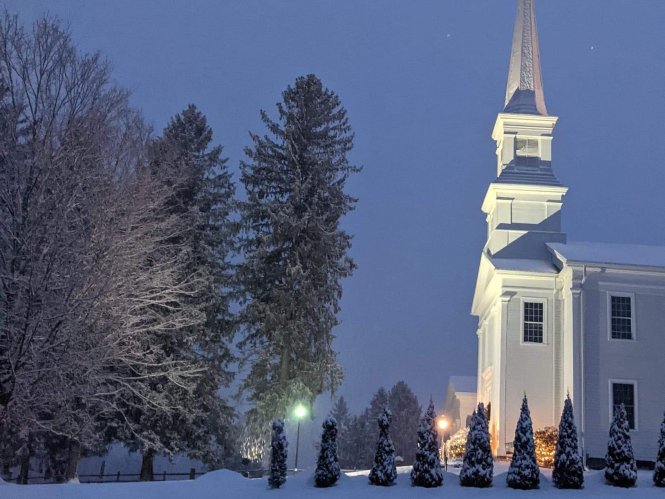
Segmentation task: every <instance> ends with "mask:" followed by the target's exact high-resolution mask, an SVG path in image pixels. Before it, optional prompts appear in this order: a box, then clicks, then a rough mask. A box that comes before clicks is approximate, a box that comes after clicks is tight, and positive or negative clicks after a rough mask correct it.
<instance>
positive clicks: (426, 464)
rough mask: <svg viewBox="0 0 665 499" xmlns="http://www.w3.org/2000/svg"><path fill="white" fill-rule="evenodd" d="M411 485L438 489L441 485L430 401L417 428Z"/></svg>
mask: <svg viewBox="0 0 665 499" xmlns="http://www.w3.org/2000/svg"><path fill="white" fill-rule="evenodd" d="M411 484H412V485H415V486H416V487H439V486H441V485H442V484H443V470H442V469H441V459H440V458H439V439H438V435H437V432H436V412H435V411H434V403H433V402H432V399H430V401H429V407H427V411H425V415H424V416H423V418H422V419H421V420H420V427H419V428H418V450H417V452H416V461H415V462H414V463H413V469H412V470H411Z"/></svg>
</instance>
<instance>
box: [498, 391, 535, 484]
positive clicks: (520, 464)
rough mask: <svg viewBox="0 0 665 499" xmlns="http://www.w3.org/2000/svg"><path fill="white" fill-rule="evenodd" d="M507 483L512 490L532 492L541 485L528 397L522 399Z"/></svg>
mask: <svg viewBox="0 0 665 499" xmlns="http://www.w3.org/2000/svg"><path fill="white" fill-rule="evenodd" d="M506 483H507V484H508V487H510V488H511V489H521V490H531V489H537V488H538V486H539V485H540V468H539V467H538V462H537V461H536V446H535V444H534V441H533V425H532V424H531V414H530V413H529V404H528V403H527V400H526V395H524V398H523V399H522V409H521V411H520V419H519V420H518V421H517V426H516V427H515V439H514V440H513V458H512V460H511V461H510V468H509V469H508V476H507V478H506Z"/></svg>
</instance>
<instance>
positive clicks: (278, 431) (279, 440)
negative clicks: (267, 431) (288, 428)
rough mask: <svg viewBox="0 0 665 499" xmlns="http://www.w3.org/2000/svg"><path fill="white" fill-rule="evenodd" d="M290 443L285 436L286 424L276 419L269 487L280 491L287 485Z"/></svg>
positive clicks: (272, 441) (271, 451)
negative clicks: (287, 458)
mask: <svg viewBox="0 0 665 499" xmlns="http://www.w3.org/2000/svg"><path fill="white" fill-rule="evenodd" d="M288 446H289V443H288V442H287V441H286V435H285V434H284V422H283V421H282V420H281V419H275V420H274V421H273V422H272V440H271V442H270V476H268V485H269V486H270V488H272V489H278V488H280V487H281V486H282V485H284V484H285V483H286V456H287V452H286V449H287V447H288Z"/></svg>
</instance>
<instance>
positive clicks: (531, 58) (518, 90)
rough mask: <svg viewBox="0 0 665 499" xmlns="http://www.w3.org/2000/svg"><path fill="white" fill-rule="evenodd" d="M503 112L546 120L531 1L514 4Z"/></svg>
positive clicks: (536, 34)
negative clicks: (511, 44) (538, 116)
mask: <svg viewBox="0 0 665 499" xmlns="http://www.w3.org/2000/svg"><path fill="white" fill-rule="evenodd" d="M503 112H504V113H515V114H540V115H542V116H547V108H546V107H545V93H544V92H543V75H542V72H541V70H540V47H539V45H538V29H537V27H536V13H535V10H534V0H517V18H516V20H515V30H514V32H513V47H512V50H511V53H510V68H509V70H508V85H507V87H506V102H505V107H504V111H503Z"/></svg>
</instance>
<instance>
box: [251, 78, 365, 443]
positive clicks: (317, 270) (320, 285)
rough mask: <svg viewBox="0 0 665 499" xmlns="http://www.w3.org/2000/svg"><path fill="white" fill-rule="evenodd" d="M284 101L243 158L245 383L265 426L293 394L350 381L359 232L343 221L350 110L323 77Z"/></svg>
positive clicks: (300, 84)
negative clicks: (344, 345)
mask: <svg viewBox="0 0 665 499" xmlns="http://www.w3.org/2000/svg"><path fill="white" fill-rule="evenodd" d="M282 97H283V99H282V102H281V103H279V104H278V105H277V112H278V119H277V120H276V121H275V120H273V119H271V118H270V117H269V116H268V114H267V113H266V112H265V111H262V112H261V118H262V120H263V123H264V124H265V126H266V128H267V129H268V131H269V134H268V135H265V136H259V135H256V134H252V135H251V138H252V141H253V146H252V147H251V148H247V149H246V150H245V152H246V154H247V157H248V160H247V161H243V162H242V163H241V172H242V173H241V180H242V182H243V184H244V186H245V191H246V193H247V201H246V202H244V203H242V204H241V226H242V230H243V238H242V242H241V246H242V251H243V254H244V263H243V264H242V265H241V266H240V268H239V273H238V275H239V281H240V283H241V285H242V291H243V299H244V304H245V306H244V308H243V310H242V314H241V320H242V325H243V334H244V336H243V339H242V341H241V342H240V348H241V349H242V351H243V353H244V354H245V358H244V361H245V363H248V364H249V373H248V375H247V377H246V378H245V380H244V382H243V386H242V388H243V389H244V390H245V391H247V392H248V394H249V400H250V401H251V402H253V403H254V404H255V406H254V408H253V409H252V410H251V412H250V414H249V415H248V421H249V424H250V425H251V427H252V428H254V429H256V430H257V431H261V429H262V428H264V427H265V426H264V421H267V420H270V419H271V418H273V417H275V416H282V415H284V414H286V411H287V409H288V406H289V404H290V403H291V401H292V400H297V399H300V400H309V401H313V400H314V398H315V397H316V396H317V395H319V394H320V393H322V392H323V391H327V390H333V389H334V388H335V387H337V386H338V385H339V383H340V382H341V379H342V371H341V368H340V366H339V364H338V362H337V356H336V353H335V351H334V350H333V348H332V343H333V339H334V334H333V328H334V327H335V326H336V325H337V323H338V320H337V313H338V312H339V309H340V303H339V302H340V298H341V294H342V287H341V280H342V279H343V278H344V277H348V276H350V275H351V273H352V271H353V269H354V268H355V264H354V263H353V261H352V260H351V258H350V257H349V256H348V255H347V251H348V249H349V248H350V246H351V236H350V235H349V234H347V233H346V232H345V231H344V230H342V229H341V227H340V222H341V220H342V217H343V216H344V215H346V214H347V213H349V212H350V211H351V210H352V209H353V208H354V205H355V202H356V200H355V199H354V198H353V197H351V196H349V195H348V194H346V193H345V192H344V189H345V184H346V181H347V179H348V177H349V175H351V174H352V173H354V172H357V171H359V168H357V167H355V166H353V165H351V164H350V163H349V161H348V159H347V154H348V152H349V151H350V150H351V148H352V145H353V133H352V132H351V127H350V126H349V123H348V119H347V115H346V110H345V109H344V108H343V107H342V105H341V102H340V99H339V97H338V96H337V95H336V94H335V93H334V92H332V91H331V90H328V89H326V88H325V87H324V86H323V85H322V83H321V81H320V80H319V79H318V78H317V77H316V76H314V75H308V76H304V77H299V78H297V79H296V82H295V85H294V86H289V87H288V88H287V89H286V90H285V91H284V92H283V94H282Z"/></svg>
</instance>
